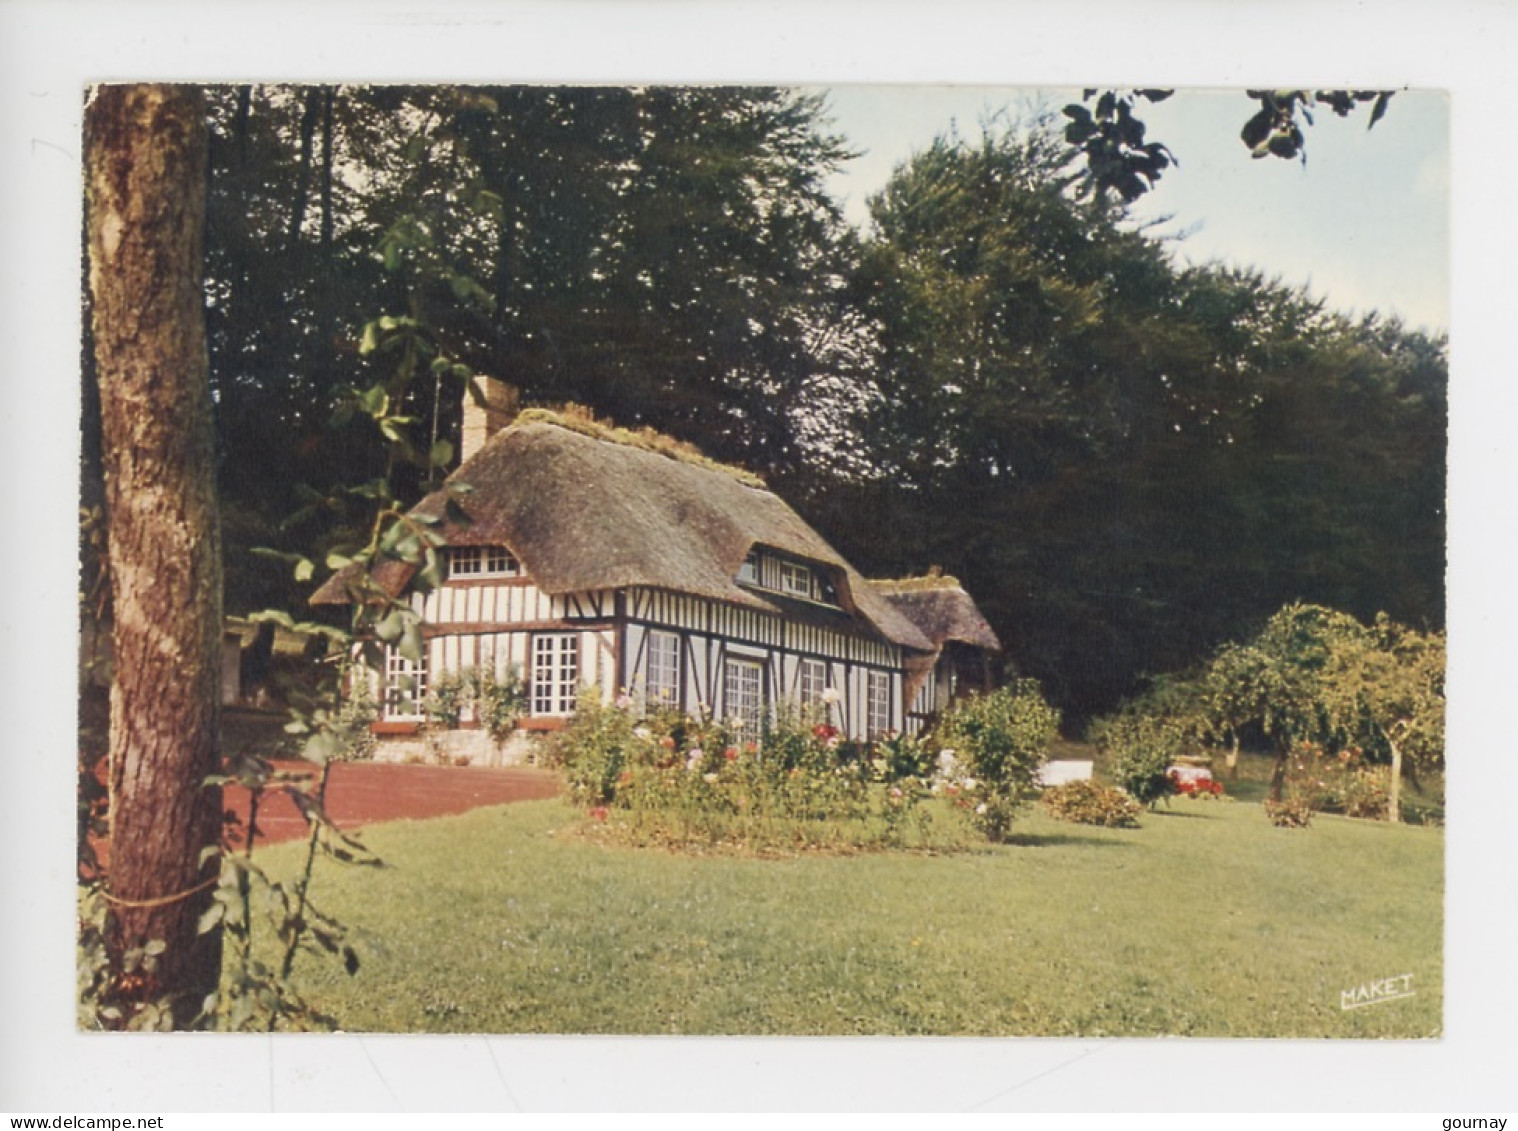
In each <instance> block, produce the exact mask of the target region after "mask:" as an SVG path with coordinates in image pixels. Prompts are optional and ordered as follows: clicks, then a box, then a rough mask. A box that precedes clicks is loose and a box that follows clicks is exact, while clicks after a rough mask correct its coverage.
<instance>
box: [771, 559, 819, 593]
mask: <svg viewBox="0 0 1518 1131" xmlns="http://www.w3.org/2000/svg"><path fill="white" fill-rule="evenodd" d="M780 591H781V592H782V593H788V594H790V595H791V596H792V597H805V598H806V599H807V600H815V599H816V597H817V575H816V574H815V573H814V572H812V570H811V569H810V568H808V567H807V566H804V565H800V564H799V563H797V562H781V563H780Z"/></svg>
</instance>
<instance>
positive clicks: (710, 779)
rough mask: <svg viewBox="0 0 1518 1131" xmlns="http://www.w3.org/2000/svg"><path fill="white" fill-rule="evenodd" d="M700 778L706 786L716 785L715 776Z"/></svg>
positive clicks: (706, 775) (705, 775)
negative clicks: (704, 780) (704, 781)
mask: <svg viewBox="0 0 1518 1131" xmlns="http://www.w3.org/2000/svg"><path fill="white" fill-rule="evenodd" d="M702 776H703V777H704V778H705V779H706V784H707V785H716V784H717V775H716V774H704V775H702Z"/></svg>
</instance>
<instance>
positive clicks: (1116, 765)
mask: <svg viewBox="0 0 1518 1131" xmlns="http://www.w3.org/2000/svg"><path fill="white" fill-rule="evenodd" d="M1189 741H1190V736H1189V733H1188V732H1187V730H1186V728H1185V727H1184V726H1182V725H1181V724H1180V723H1178V722H1175V721H1174V720H1171V719H1166V718H1149V717H1145V716H1140V715H1127V716H1122V717H1120V718H1118V719H1115V720H1113V721H1112V722H1110V723H1109V724H1108V725H1107V726H1106V727H1105V728H1104V730H1103V732H1102V736H1101V745H1102V750H1103V753H1104V754H1105V755H1106V756H1107V757H1108V758H1109V759H1110V760H1111V761H1110V772H1111V774H1112V777H1113V779H1114V780H1115V781H1116V782H1117V784H1118V785H1119V786H1120V787H1121V788H1122V789H1123V790H1125V791H1126V792H1127V793H1128V795H1129V796H1131V797H1132V798H1133V799H1134V800H1135V801H1137V802H1138V803H1139V804H1141V805H1147V806H1149V807H1150V808H1151V809H1152V808H1154V805H1155V803H1156V802H1158V801H1159V800H1160V798H1162V797H1168V796H1169V795H1170V794H1171V793H1173V792H1174V791H1175V782H1174V781H1173V780H1172V779H1171V777H1170V767H1171V766H1172V765H1173V764H1174V763H1175V761H1176V759H1177V758H1179V757H1181V756H1182V755H1184V754H1185V753H1186V751H1187V747H1188V744H1189Z"/></svg>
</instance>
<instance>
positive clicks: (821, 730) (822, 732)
mask: <svg viewBox="0 0 1518 1131" xmlns="http://www.w3.org/2000/svg"><path fill="white" fill-rule="evenodd" d="M812 737H813V738H820V739H822V741H823V742H827V741H828V740H829V739H833V738H837V737H838V728H837V727H835V726H829V725H828V724H827V723H818V724H817V725H816V726H814V727H813V728H812Z"/></svg>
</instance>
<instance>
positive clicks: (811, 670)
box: [797, 660, 828, 707]
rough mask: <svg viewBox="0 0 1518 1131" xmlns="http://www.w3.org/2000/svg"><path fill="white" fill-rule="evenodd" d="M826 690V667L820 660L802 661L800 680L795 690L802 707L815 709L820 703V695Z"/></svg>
mask: <svg viewBox="0 0 1518 1131" xmlns="http://www.w3.org/2000/svg"><path fill="white" fill-rule="evenodd" d="M827 689H828V666H827V664H825V663H824V662H823V661H821V660H802V661H801V678H800V679H799V681H798V686H797V690H798V691H799V692H800V698H801V706H802V707H815V706H816V705H817V704H819V703H821V702H822V693H823V692H824V691H826V690H827Z"/></svg>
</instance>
